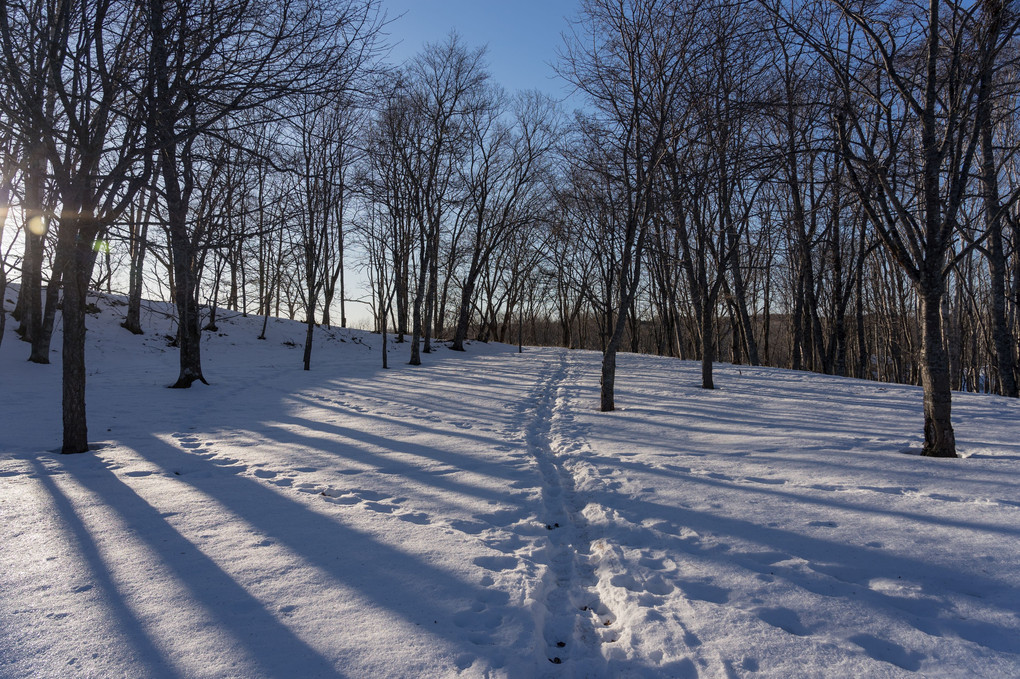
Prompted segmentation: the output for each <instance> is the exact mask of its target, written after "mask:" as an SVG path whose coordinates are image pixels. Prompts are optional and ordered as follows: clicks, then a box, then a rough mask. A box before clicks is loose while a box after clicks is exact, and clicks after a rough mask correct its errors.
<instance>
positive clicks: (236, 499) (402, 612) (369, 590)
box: [138, 436, 485, 676]
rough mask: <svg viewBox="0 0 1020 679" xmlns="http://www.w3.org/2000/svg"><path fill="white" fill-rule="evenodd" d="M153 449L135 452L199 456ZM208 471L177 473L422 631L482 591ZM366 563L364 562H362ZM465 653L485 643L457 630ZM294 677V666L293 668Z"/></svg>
mask: <svg viewBox="0 0 1020 679" xmlns="http://www.w3.org/2000/svg"><path fill="white" fill-rule="evenodd" d="M151 441H152V447H151V448H148V447H144V446H143V447H141V448H142V449H140V450H139V451H138V453H139V454H140V455H141V456H142V457H144V458H146V459H147V460H149V461H150V462H151V463H152V464H153V465H155V466H157V467H161V468H163V469H164V470H165V471H166V472H167V473H168V474H169V473H171V469H173V468H174V467H175V466H181V467H183V466H185V465H186V464H189V466H193V465H194V463H195V462H197V461H204V460H203V458H201V457H200V456H197V455H192V454H189V453H185V452H182V451H181V450H180V449H178V448H176V447H175V446H173V445H170V444H168V443H166V442H164V441H162V440H160V439H159V438H157V437H156V436H153V437H152V439H151ZM204 462H205V464H206V465H207V467H208V469H207V470H206V471H202V472H197V473H187V474H182V475H181V476H180V477H179V478H180V480H181V482H184V483H188V484H190V485H191V486H192V487H193V488H195V489H197V490H199V491H201V492H203V493H206V494H208V495H210V496H212V497H215V498H216V500H217V502H219V503H220V504H222V505H224V506H225V507H226V508H227V509H229V510H230V511H232V512H234V513H235V514H236V515H238V516H239V517H240V518H242V519H243V520H245V521H246V522H247V523H248V524H249V525H251V526H252V527H253V528H255V529H256V530H258V531H260V532H261V533H264V534H265V535H267V536H268V537H270V538H271V539H273V540H274V541H276V542H278V543H280V544H283V545H286V546H288V547H289V548H290V549H291V550H292V551H293V552H294V553H295V554H297V555H298V556H299V557H301V558H302V559H303V560H305V561H307V562H308V563H310V564H313V565H315V566H317V567H318V568H319V569H321V570H322V571H323V572H325V573H327V574H329V575H330V576H331V577H332V578H334V579H335V580H336V581H337V582H341V583H342V584H343V585H344V586H347V587H351V588H353V589H356V590H358V591H359V592H360V594H361V595H362V596H363V597H364V598H365V599H366V600H369V601H372V602H374V603H375V604H377V605H379V606H380V607H382V608H385V609H387V610H389V611H390V612H392V613H394V614H396V615H398V616H400V617H402V618H404V619H405V620H407V621H409V622H411V623H412V624H418V625H420V626H421V627H422V629H423V630H424V629H428V630H431V633H432V634H434V635H437V636H441V635H442V634H443V633H444V631H446V628H445V627H444V626H437V625H435V621H436V620H439V619H444V620H446V621H449V620H451V619H452V618H453V616H454V614H455V613H457V611H458V609H457V605H458V602H459V603H461V604H466V603H468V602H470V601H477V600H479V599H482V598H483V596H484V594H485V590H484V589H482V588H480V587H478V586H476V585H473V584H471V583H470V582H467V581H464V580H461V579H459V578H457V577H455V576H453V575H452V574H450V573H449V572H446V571H444V570H441V569H440V568H437V567H435V566H433V565H431V564H429V563H426V562H424V561H422V560H421V559H417V558H414V557H413V556H411V555H409V553H408V552H406V551H402V550H399V549H397V548H394V547H392V546H390V545H386V544H383V543H381V542H378V541H376V540H374V539H373V538H372V537H371V536H370V535H366V534H365V533H362V532H360V531H357V530H355V529H353V528H351V527H349V526H345V525H344V524H343V523H341V522H340V521H339V520H334V519H332V518H329V517H327V516H324V515H322V514H319V513H317V512H314V511H311V510H309V509H308V508H307V507H305V506H303V505H302V504H301V503H299V502H296V501H294V500H292V499H290V498H287V497H285V495H284V494H281V493H279V492H277V491H275V490H272V489H270V488H268V487H267V486H265V485H263V484H262V483H261V482H259V481H257V480H255V479H251V478H248V477H246V476H241V475H238V474H236V473H234V472H233V471H231V470H229V469H224V468H221V467H218V466H216V465H214V464H212V463H210V462H208V461H204ZM366 565H368V567H366ZM446 641H448V642H449V643H450V644H451V645H453V646H462V648H461V650H462V651H464V652H468V653H472V654H476V655H482V654H484V652H485V647H484V646H476V645H469V644H468V642H467V641H466V640H465V639H463V638H461V635H457V634H456V633H452V634H450V635H449V636H448V638H447V639H446ZM291 675H292V676H293V668H292V669H291Z"/></svg>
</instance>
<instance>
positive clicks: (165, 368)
mask: <svg viewBox="0 0 1020 679" xmlns="http://www.w3.org/2000/svg"><path fill="white" fill-rule="evenodd" d="M12 295H13V293H9V295H8V297H12ZM100 306H101V308H102V312H101V313H100V314H98V315H90V316H89V317H88V321H87V324H88V328H89V346H88V364H89V376H88V379H89V383H88V406H89V426H90V430H89V431H90V440H91V441H92V442H94V444H95V447H96V450H95V451H94V452H90V453H87V454H84V455H77V456H61V455H59V454H56V453H55V452H53V451H54V450H55V449H57V448H58V447H59V444H60V431H61V430H60V410H59V405H60V364H59V352H58V351H55V352H54V353H53V361H54V362H53V364H52V365H49V366H40V365H35V364H31V363H28V362H27V361H26V360H25V359H26V358H27V356H28V346H27V345H26V344H24V343H22V342H20V341H18V339H17V337H16V335H15V334H14V332H13V330H14V326H15V323H13V322H10V321H9V322H8V326H7V327H8V329H7V335H6V337H5V338H4V340H3V345H2V346H0V676H2V677H5V678H14V677H110V676H126V677H454V676H465V677H490V676H491V677H628V676H633V677H783V678H786V677H805V676H820V677H887V676H888V677H898V676H925V677H962V676H983V677H1015V676H1020V492H1018V479H1020V427H1018V426H1017V422H1020V402H1017V401H1014V400H1009V399H1004V398H999V397H993V396H977V395H967V394H959V395H954V397H955V400H954V404H953V408H954V411H953V413H954V423H955V426H956V435H957V440H958V442H959V448H960V451H961V453H962V454H963V455H964V456H966V457H965V459H959V460H936V459H925V458H921V457H920V456H919V455H917V452H918V450H919V448H920V444H921V426H920V397H921V394H920V390H919V389H917V388H914V387H905V386H896V385H888V384H879V383H873V382H864V381H857V380H848V379H839V378H834V377H824V376H819V375H813V374H809V373H802V372H791V371H787V370H778V369H768V368H748V367H740V366H730V365H719V366H717V373H716V374H717V377H716V381H717V385H719V386H720V388H719V389H718V390H716V391H712V392H705V391H703V390H701V389H699V388H698V385H699V384H700V366H698V365H697V364H695V363H690V362H682V361H677V360H670V359H663V358H655V357H650V356H635V355H630V354H626V355H622V356H621V358H620V365H619V376H618V380H617V386H618V394H617V398H618V404H619V405H620V406H621V409H620V410H618V411H616V412H614V413H605V414H603V413H599V412H597V410H596V405H597V397H598V375H599V361H600V356H599V355H598V354H596V353H590V352H577V351H574V352H571V351H565V350H562V349H536V348H527V347H526V348H525V351H524V353H523V354H518V353H517V352H516V348H511V347H506V346H502V345H484V344H478V343H474V344H472V345H471V346H470V347H468V352H467V354H459V353H455V352H452V351H449V350H448V349H447V348H446V347H445V346H440V348H439V349H438V351H437V352H436V353H433V354H431V355H426V356H425V357H424V359H425V360H424V363H425V365H423V366H420V367H411V366H409V365H406V354H407V345H406V344H404V345H395V347H394V349H395V351H394V352H393V353H392V354H391V356H390V364H391V366H392V368H391V369H390V370H387V371H384V370H382V369H381V368H380V367H379V366H380V356H379V337H378V336H376V335H371V334H367V333H362V332H357V331H346V330H332V331H324V330H320V331H319V332H317V334H316V345H315V348H314V351H313V355H312V371H311V372H304V371H302V370H301V369H300V367H301V347H300V346H299V343H300V342H302V341H303V337H304V326H302V325H300V324H298V323H293V322H289V321H270V324H269V330H268V332H267V335H268V340H267V341H258V340H256V339H255V338H256V336H257V335H258V334H259V331H260V330H261V318H255V317H248V318H242V317H240V316H239V315H237V314H235V313H232V312H224V311H221V312H220V314H219V316H218V318H217V323H218V325H219V327H220V331H219V333H216V334H212V333H205V339H204V343H203V352H204V354H203V364H204V369H205V375H206V377H207V378H208V379H209V381H210V382H211V386H208V387H206V386H203V385H200V384H199V385H196V386H195V387H193V388H192V389H190V390H171V389H167V388H165V387H166V385H168V384H170V383H172V382H173V380H174V378H175V377H176V373H177V354H176V353H175V350H174V349H172V348H170V347H168V346H167V338H166V336H165V334H166V333H168V332H171V327H172V325H171V321H170V320H169V318H168V312H169V309H168V307H166V306H164V305H156V304H151V305H148V306H147V308H146V311H145V312H144V313H143V327H144V328H145V330H146V334H145V335H144V336H141V337H136V336H134V335H131V334H130V333H128V332H127V331H125V330H123V329H121V328H120V327H119V326H118V323H119V322H120V321H121V320H122V314H123V306H121V305H118V304H111V301H110V300H105V301H102V302H100ZM7 308H8V309H10V308H11V304H10V303H8V304H7ZM58 326H59V320H58ZM295 345H297V346H295ZM53 346H54V348H55V349H59V346H60V337H59V327H58V333H57V335H56V336H55V338H54V343H53Z"/></svg>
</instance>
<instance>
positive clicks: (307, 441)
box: [261, 415, 513, 501]
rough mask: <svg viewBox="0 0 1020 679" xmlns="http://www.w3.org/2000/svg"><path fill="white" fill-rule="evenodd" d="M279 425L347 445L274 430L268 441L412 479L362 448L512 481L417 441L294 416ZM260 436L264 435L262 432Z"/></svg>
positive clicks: (453, 484) (493, 468) (457, 485)
mask: <svg viewBox="0 0 1020 679" xmlns="http://www.w3.org/2000/svg"><path fill="white" fill-rule="evenodd" d="M276 419H277V421H278V422H279V423H281V424H287V423H290V424H296V425H299V426H301V427H304V428H306V429H314V430H315V431H317V432H321V433H329V434H332V435H334V436H342V437H344V438H345V439H347V440H348V441H349V442H350V443H344V444H342V445H340V446H337V447H336V449H335V450H331V451H327V450H325V449H323V444H324V441H323V439H321V438H315V437H311V436H306V435H304V434H301V433H298V432H295V431H293V430H289V429H287V430H284V429H276V430H275V431H274V433H273V434H272V439H273V440H275V441H277V442H278V443H296V444H298V445H303V446H309V447H312V448H316V449H318V450H320V451H322V452H323V453H325V454H327V455H329V456H331V457H334V458H342V459H348V460H352V461H356V462H360V463H362V464H365V465H371V466H375V467H377V468H378V469H380V470H386V471H387V472H391V473H397V474H403V473H406V474H408V475H412V476H413V477H415V478H419V479H420V477H421V476H422V470H421V468H420V467H417V466H415V465H413V464H411V463H409V462H407V461H405V460H400V459H398V458H395V457H385V456H382V455H380V454H378V453H374V452H372V451H370V450H367V449H366V448H365V446H372V447H375V448H379V449H381V450H386V451H388V452H393V453H400V454H405V455H414V456H417V457H421V458H427V459H430V460H434V461H436V462H439V463H442V464H446V465H449V466H451V467H454V468H456V469H458V470H463V471H472V472H476V473H485V474H487V475H488V476H492V477H493V478H506V480H507V482H508V483H509V482H510V481H512V480H513V479H512V478H510V477H509V476H508V475H507V472H508V471H509V469H508V468H507V467H505V466H504V465H500V464H496V463H493V462H484V458H482V457H474V456H470V455H463V454H460V453H455V452H452V451H449V450H444V449H441V448H436V447H434V446H428V445H424V444H422V443H419V442H417V441H400V440H398V439H391V438H386V437H383V436H379V435H377V434H370V433H368V431H367V430H366V429H354V428H350V427H343V426H340V425H337V424H329V423H325V422H317V421H311V420H304V419H302V418H299V417H294V416H286V415H285V416H282V417H278V418H276ZM261 431H262V433H265V434H268V432H267V431H266V430H261ZM429 483H430V484H431V485H433V486H435V487H437V488H441V489H443V490H447V491H452V492H455V493H459V494H463V495H468V496H471V497H476V498H479V499H482V500H491V501H506V500H507V499H508V498H510V494H509V493H507V492H506V491H505V490H498V489H494V488H482V487H478V486H473V485H469V484H466V483H463V482H461V481H457V480H456V479H453V478H450V477H449V476H448V475H445V474H444V475H431V478H430V479H429Z"/></svg>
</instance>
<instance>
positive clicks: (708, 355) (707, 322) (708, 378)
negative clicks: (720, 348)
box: [700, 300, 715, 389]
mask: <svg viewBox="0 0 1020 679" xmlns="http://www.w3.org/2000/svg"><path fill="white" fill-rule="evenodd" d="M714 305H715V302H714V300H712V301H711V302H710V301H708V300H706V301H705V303H704V308H703V309H702V310H701V318H700V320H701V388H702V389H715V380H714V379H713V376H712V363H713V361H714V360H715V318H714V317H713V314H712V311H711V309H712V307H713V306H714Z"/></svg>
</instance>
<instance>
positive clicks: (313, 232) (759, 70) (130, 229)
mask: <svg viewBox="0 0 1020 679" xmlns="http://www.w3.org/2000/svg"><path fill="white" fill-rule="evenodd" d="M385 25H386V17H385V16H384V15H383V14H381V13H380V8H379V7H378V5H377V4H376V3H375V2H374V1H373V0H342V1H341V0H289V1H288V2H282V3H281V2H269V1H268V0H173V1H171V0H144V1H141V0H101V1H100V2H84V0H79V1H78V2H67V3H57V4H53V3H45V2H41V0H40V1H38V2H35V1H33V2H25V3H21V4H19V5H17V6H10V7H8V6H5V7H4V8H3V9H0V48H2V50H3V55H2V62H0V63H2V68H0V101H2V102H3V103H0V152H2V153H3V159H2V161H3V162H2V164H0V166H2V168H3V173H2V176H0V210H2V212H0V229H3V228H4V227H5V226H7V225H8V223H9V222H10V223H13V228H14V230H15V231H16V234H17V235H18V236H19V237H18V238H11V237H10V236H9V235H8V236H7V237H6V238H3V237H2V236H3V232H2V231H0V243H7V244H13V243H15V242H17V245H18V248H17V249H14V248H12V247H8V248H7V250H6V251H5V252H4V253H3V255H4V256H3V266H2V268H0V294H2V293H3V287H4V286H6V284H7V281H8V280H17V281H19V282H20V284H21V294H20V295H19V299H18V305H17V309H16V310H15V316H14V318H15V319H16V321H17V322H18V323H19V326H18V331H19V334H20V335H21V337H22V339H24V340H26V341H27V342H30V343H31V345H32V348H31V351H30V355H31V358H30V360H34V361H36V362H47V361H48V355H49V341H50V340H49V338H50V335H51V333H52V328H53V320H54V316H55V313H56V311H57V304H58V299H61V297H58V294H57V293H58V291H59V292H61V296H62V309H61V313H62V314H63V323H64V339H63V342H64V347H63V351H64V383H65V390H64V408H65V443H64V450H65V452H81V451H84V450H86V449H87V447H88V445H87V433H86V429H85V414H84V316H83V314H84V305H85V296H84V295H85V290H86V289H87V288H88V287H89V286H90V285H91V286H93V287H96V288H101V289H103V288H105V289H106V290H109V291H112V290H114V289H115V288H116V289H118V290H121V291H123V292H125V293H126V294H127V295H128V305H127V309H126V315H125V322H124V327H125V328H126V329H127V330H129V331H131V332H136V333H137V332H143V331H144V329H143V328H142V327H141V319H140V315H139V309H140V304H141V299H142V298H143V296H150V297H151V296H155V297H162V298H164V299H169V300H170V301H173V302H174V304H175V307H176V309H177V328H178V330H177V338H176V343H177V345H178V346H179V348H180V352H181V370H180V374H179V376H178V380H177V383H176V384H175V385H174V386H177V387H188V386H190V385H191V384H192V383H193V382H195V381H202V382H205V376H204V374H203V371H202V364H201V356H200V341H199V340H200V336H201V331H202V329H203V327H204V328H208V329H213V330H215V328H216V313H217V311H216V310H217V308H226V309H230V310H235V311H239V312H241V313H254V314H259V315H262V316H264V318H265V319H266V320H268V318H269V316H270V315H277V316H279V315H286V316H289V317H291V318H298V317H301V318H303V320H304V321H305V323H307V331H306V338H305V343H304V355H303V366H304V368H305V369H306V370H307V369H310V366H311V360H312V347H313V339H314V331H315V327H316V325H317V324H319V323H322V324H325V325H331V324H332V323H334V322H335V321H334V317H333V314H335V313H337V312H339V324H340V325H342V326H346V325H347V318H348V314H347V309H348V304H350V303H351V302H352V299H351V294H350V293H351V290H350V288H351V286H350V284H349V280H348V278H347V277H348V275H349V271H350V270H357V271H359V272H360V274H361V275H362V276H363V278H364V279H365V280H366V281H367V284H368V287H369V291H368V295H367V297H366V298H364V299H361V300H357V301H358V302H359V303H364V304H366V305H367V306H368V308H370V310H371V312H372V315H373V317H374V319H375V321H374V324H375V328H374V329H375V330H376V331H379V332H382V333H384V335H385V334H386V333H387V332H392V333H393V334H394V335H395V340H396V342H397V343H398V344H400V343H404V342H407V344H408V345H409V346H408V352H409V361H410V363H412V364H415V365H418V364H420V363H421V362H422V354H427V353H429V352H431V351H434V349H435V346H436V342H437V341H438V340H448V341H449V342H450V348H452V349H454V350H459V351H462V350H464V347H465V342H466V341H467V340H468V339H471V338H474V339H480V340H483V341H487V340H498V341H513V340H514V339H516V340H517V341H524V340H525V338H526V339H527V340H528V341H529V342H532V343H540V344H557V345H562V346H565V347H584V348H592V349H598V350H600V351H602V352H603V369H602V376H601V386H602V391H601V402H600V407H601V409H602V410H604V411H609V410H612V409H613V408H614V407H615V393H614V383H615V374H616V355H617V353H618V352H619V351H623V350H630V351H635V352H649V353H658V354H661V355H666V356H677V357H682V358H694V359H699V360H700V361H701V364H702V386H704V387H705V388H706V389H711V388H714V375H713V370H712V367H713V363H715V362H717V361H719V360H729V361H731V362H734V363H748V364H751V365H777V366H782V367H790V368H794V369H805V370H814V371H818V372H824V373H828V374H835V375H844V376H853V377H861V378H868V379H878V380H886V381H896V382H904V383H912V384H921V385H922V386H923V388H924V394H925V399H924V434H925V442H924V449H923V452H924V454H925V455H933V456H955V455H956V452H955V436H954V433H953V429H952V424H951V390H952V389H964V390H972V391H983V392H991V393H998V394H1002V395H1006V396H1011V397H1016V396H1017V395H1018V394H1017V391H1018V389H1017V385H1018V383H1020V372H1018V366H1020V361H1018V355H1017V347H1018V342H1017V338H1018V337H1020V210H1018V209H1017V201H1018V199H1020V176H1018V170H1020V164H1018V162H1017V150H1018V148H1020V145H1018V141H1017V139H1018V134H1020V125H1018V124H1020V117H1018V115H1017V113H1018V108H1017V107H1018V95H1020V92H1018V84H1020V73H1018V69H1017V65H1018V64H1017V57H1018V49H1017V48H1018V43H1017V32H1018V28H1020V13H1018V11H1017V9H1016V8H1015V7H1014V6H1013V5H1012V4H1010V3H1006V2H1001V1H1000V0H985V1H983V2H980V3H955V2H947V1H946V0H929V1H927V2H913V1H909V0H896V1H894V2H888V3H872V2H865V1H864V0H855V1H853V2H851V1H849V0H799V1H798V2H794V3H789V2H779V0H736V1H735V2H733V1H728V2H721V1H720V0H583V1H582V2H581V7H580V11H579V14H578V16H577V17H576V19H575V20H574V22H573V23H572V24H571V27H570V29H569V30H568V31H567V32H566V33H565V35H564V45H563V48H562V51H561V57H560V61H559V64H558V70H559V74H560V76H561V77H562V78H563V79H564V80H565V81H566V82H568V83H570V84H571V85H572V86H573V87H574V88H575V90H576V92H577V93H578V94H580V95H581V96H583V97H584V99H585V101H586V108H585V109H583V110H579V111H575V112H574V113H573V115H572V116H570V115H567V114H566V113H564V112H563V111H562V110H561V107H560V106H559V105H558V104H557V103H556V102H555V101H553V100H551V99H550V98H549V97H547V96H545V95H542V94H539V93H537V92H519V93H507V92H505V91H504V90H503V89H502V88H501V87H499V86H498V84H496V83H494V82H493V81H492V78H491V76H490V75H489V74H488V73H487V72H486V69H485V60H484V49H476V48H471V47H469V46H467V45H466V44H465V43H464V41H463V40H462V39H461V38H460V37H459V36H457V35H456V34H451V35H450V36H449V37H448V38H447V39H446V40H445V41H441V42H438V43H434V44H429V45H426V46H425V47H424V48H423V50H422V51H421V52H420V53H419V54H418V55H417V56H416V57H414V58H412V59H410V60H409V61H408V62H406V63H405V64H402V65H400V66H396V67H393V66H387V65H385V64H384V63H383V62H382V60H381V57H382V54H383V49H382V47H383V46H382V44H381V41H380V35H381V31H382V30H383V28H384V27H385ZM12 216H13V218H11V217H12ZM8 228H10V227H9V226H8ZM352 253H353V254H352ZM44 293H45V294H44ZM203 310H204V311H203ZM3 323H4V315H3V314H0V331H2V328H3ZM265 328H266V325H265V321H264V322H263V334H262V337H263V338H264V337H265ZM0 337H2V332H0ZM383 360H384V361H385V360H386V355H385V353H384V355H383ZM79 403H80V412H79V411H78V410H76V408H78V405H77V404H79Z"/></svg>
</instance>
